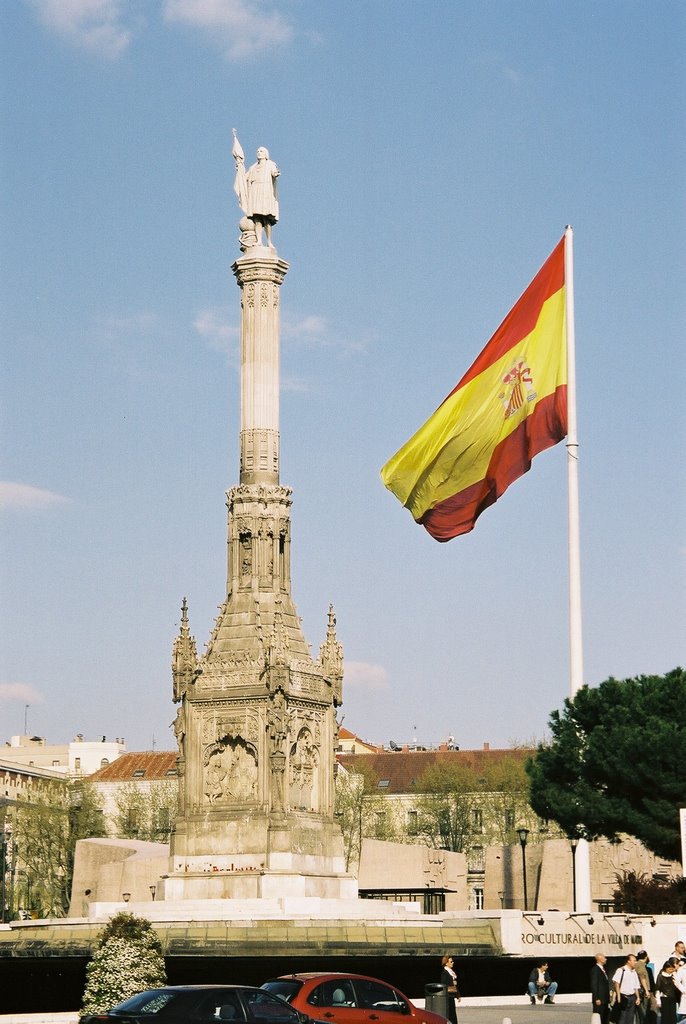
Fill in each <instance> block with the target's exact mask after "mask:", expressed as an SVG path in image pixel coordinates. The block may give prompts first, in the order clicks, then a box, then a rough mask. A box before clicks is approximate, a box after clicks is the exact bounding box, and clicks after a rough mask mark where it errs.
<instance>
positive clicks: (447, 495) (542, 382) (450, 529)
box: [381, 238, 567, 541]
mask: <svg viewBox="0 0 686 1024" xmlns="http://www.w3.org/2000/svg"><path fill="white" fill-rule="evenodd" d="M566 434H567V339H566V325H565V248H564V238H562V240H561V241H560V243H559V245H557V246H556V248H555V249H554V250H553V252H552V253H551V255H550V256H549V257H548V259H547V260H546V262H545V263H544V265H543V267H542V268H541V269H540V270H539V272H538V274H537V275H536V277H535V278H534V279H533V281H532V282H531V284H530V285H529V287H528V288H527V289H526V291H525V292H524V294H523V295H522V297H521V298H520V299H519V301H518V302H517V303H516V305H515V306H514V307H513V308H512V309H511V310H510V312H509V313H508V314H507V316H506V317H505V319H504V320H503V322H502V324H501V325H500V327H499V328H498V330H497V331H496V332H495V334H494V335H493V337H492V338H491V340H490V341H489V342H488V344H487V345H486V348H485V349H484V350H483V352H482V353H481V354H480V355H479V356H477V358H476V360H475V361H474V363H473V364H472V365H471V367H470V368H469V370H467V372H466V374H465V375H464V377H463V378H462V380H461V381H460V383H459V384H458V385H457V387H456V388H455V389H454V390H453V391H451V392H450V394H449V395H448V397H447V398H446V399H445V401H443V402H442V404H441V405H440V406H439V407H438V409H437V410H436V412H435V413H434V414H433V416H431V417H430V418H429V419H428V420H427V421H426V423H425V424H424V426H423V427H420V428H419V430H418V431H417V433H416V434H415V435H414V437H411V438H410V440H409V441H408V442H407V443H406V444H404V445H403V447H402V448H401V449H400V451H399V452H397V453H396V454H395V455H394V456H393V458H392V459H389V461H388V462H387V463H386V465H385V466H384V467H383V469H382V470H381V479H382V480H383V482H384V484H385V485H386V487H388V489H389V490H390V491H392V492H393V494H395V496H396V497H397V498H398V499H399V501H401V502H402V503H403V505H404V506H405V507H406V508H408V509H409V510H410V512H411V513H412V515H413V516H414V519H415V520H416V522H418V523H421V524H422V526H424V527H425V528H426V529H427V530H428V532H429V533H430V534H431V536H432V537H435V539H436V540H439V541H446V540H450V539H451V537H457V536H459V535H460V534H462V533H469V531H470V530H472V529H473V528H474V524H475V523H476V520H477V519H478V517H479V516H480V515H481V513H482V512H483V511H484V509H486V508H488V506H489V505H492V504H493V503H494V502H495V501H497V499H498V498H499V497H500V496H501V494H503V493H504V492H505V491H506V490H507V488H508V487H509V486H510V484H511V483H514V481H515V480H516V479H517V478H518V477H520V476H522V475H523V474H524V473H526V472H527V471H528V470H529V469H530V468H531V460H532V459H533V457H534V455H538V453H539V452H542V451H544V450H545V449H546V448H550V447H551V446H552V445H554V444H557V443H558V441H561V440H562V438H563V437H565V436H566Z"/></svg>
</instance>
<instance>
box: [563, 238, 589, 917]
mask: <svg viewBox="0 0 686 1024" xmlns="http://www.w3.org/2000/svg"><path fill="white" fill-rule="evenodd" d="M565 316H566V322H567V501H568V542H567V543H568V557H569V689H570V696H571V698H572V700H573V699H574V697H575V696H576V694H577V693H578V692H579V690H580V689H581V687H582V686H583V685H584V664H583V639H582V631H581V548H580V544H579V441H578V438H577V426H576V349H575V340H576V339H575V329H574V232H573V231H572V229H571V227H570V226H569V225H567V227H566V228H565ZM574 863H575V867H576V894H575V896H576V900H575V904H576V905H575V906H574V908H573V909H574V910H575V911H578V912H579V913H590V912H591V851H590V847H589V844H588V840H586V839H580V840H579V844H578V846H577V848H576V850H575V852H574Z"/></svg>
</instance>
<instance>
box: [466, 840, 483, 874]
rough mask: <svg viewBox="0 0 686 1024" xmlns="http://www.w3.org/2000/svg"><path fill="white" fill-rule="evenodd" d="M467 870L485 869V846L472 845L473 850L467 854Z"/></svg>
mask: <svg viewBox="0 0 686 1024" xmlns="http://www.w3.org/2000/svg"><path fill="white" fill-rule="evenodd" d="M467 870H468V871H485V870H486V862H485V858H484V848H483V846H472V848H471V850H470V851H469V852H468V854H467Z"/></svg>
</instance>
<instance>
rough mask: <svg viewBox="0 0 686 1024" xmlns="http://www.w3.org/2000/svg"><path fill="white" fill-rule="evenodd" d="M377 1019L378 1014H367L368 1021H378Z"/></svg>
mask: <svg viewBox="0 0 686 1024" xmlns="http://www.w3.org/2000/svg"><path fill="white" fill-rule="evenodd" d="M378 1019H379V1015H378V1013H370V1014H369V1020H378Z"/></svg>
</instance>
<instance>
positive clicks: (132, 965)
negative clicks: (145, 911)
mask: <svg viewBox="0 0 686 1024" xmlns="http://www.w3.org/2000/svg"><path fill="white" fill-rule="evenodd" d="M166 980H167V978H166V972H165V968H164V958H163V956H162V952H161V946H160V940H159V939H158V937H157V935H156V934H155V932H154V931H153V930H152V927H151V925H150V922H149V921H146V920H145V919H144V918H137V917H135V916H134V915H133V914H117V915H116V916H115V917H113V918H112V920H111V921H110V922H109V924H108V925H107V927H106V928H105V931H104V932H103V934H102V936H101V937H100V943H99V945H98V948H97V949H96V951H95V953H94V954H93V959H92V960H91V961H90V963H89V964H88V965H87V967H86V989H85V992H84V995H83V1006H82V1009H81V1012H82V1013H104V1012H105V1011H106V1010H110V1009H111V1008H112V1007H113V1006H116V1004H117V1003H120V1002H122V1000H123V999H128V998H129V996H134V995H136V993H137V992H143V991H144V990H145V989H146V988H159V987H160V986H161V985H164V984H166Z"/></svg>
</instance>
